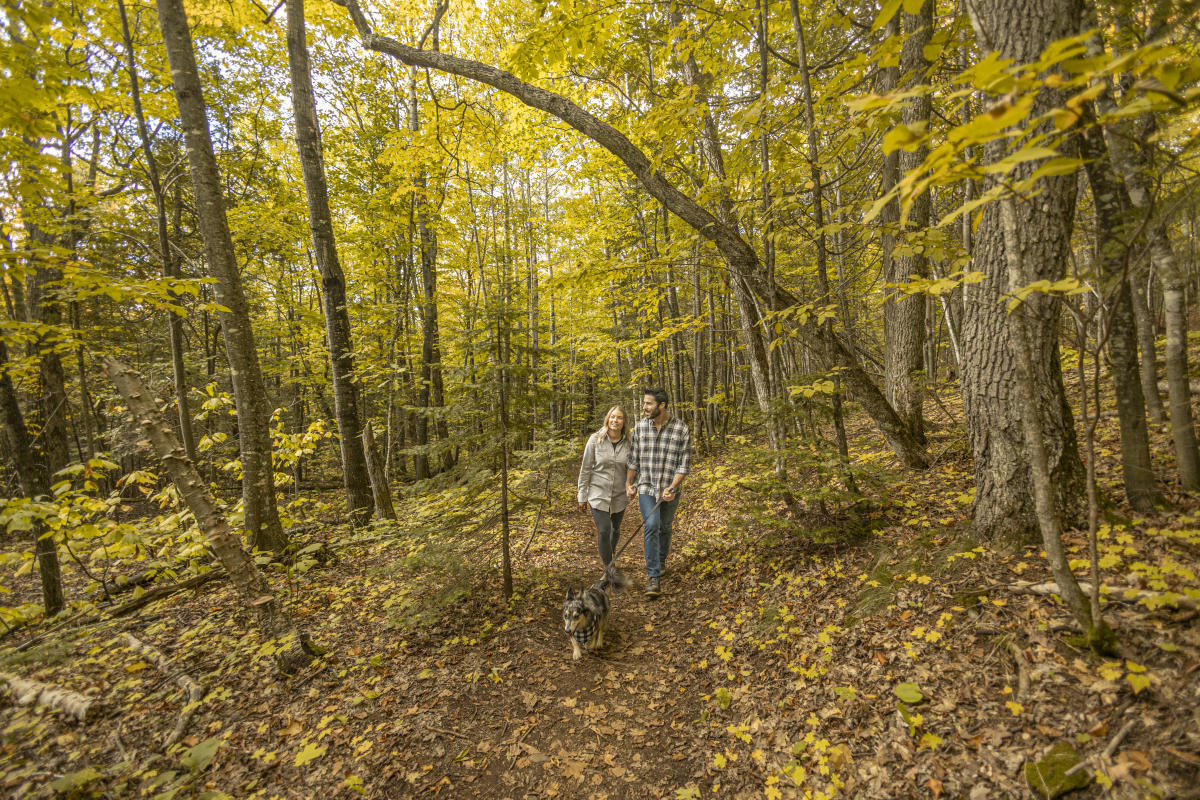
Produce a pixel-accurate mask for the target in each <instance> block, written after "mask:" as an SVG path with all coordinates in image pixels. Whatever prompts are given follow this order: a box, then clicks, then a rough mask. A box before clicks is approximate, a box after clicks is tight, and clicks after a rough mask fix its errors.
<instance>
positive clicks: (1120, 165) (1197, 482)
mask: <svg viewBox="0 0 1200 800" xmlns="http://www.w3.org/2000/svg"><path fill="white" fill-rule="evenodd" d="M1101 110H1103V109H1101ZM1156 128H1157V124H1156V122H1155V119H1154V117H1153V116H1151V115H1146V116H1144V117H1142V118H1141V119H1139V120H1136V127H1135V128H1133V129H1132V130H1133V131H1135V135H1131V133H1130V130H1131V129H1130V128H1128V127H1125V126H1109V127H1108V129H1107V131H1106V133H1107V139H1108V145H1109V151H1110V152H1111V154H1112V159H1113V163H1114V165H1115V166H1116V168H1117V171H1118V172H1120V173H1121V177H1122V178H1123V179H1124V181H1125V187H1126V189H1127V190H1128V191H1129V200H1130V202H1131V203H1132V204H1133V206H1134V208H1136V209H1137V210H1138V212H1139V213H1140V214H1142V215H1143V216H1144V217H1146V218H1147V224H1146V238H1147V241H1148V244H1149V249H1150V261H1151V263H1152V264H1153V265H1154V271H1155V273H1156V274H1157V275H1158V280H1159V285H1160V286H1161V287H1162V294H1163V328H1164V334H1165V336H1166V340H1167V343H1166V351H1165V353H1164V358H1163V361H1164V367H1165V371H1166V373H1167V403H1168V413H1169V414H1170V421H1171V438H1172V440H1173V443H1174V445H1175V462H1176V464H1177V465H1178V469H1179V482H1180V484H1181V485H1182V486H1183V488H1184V489H1186V490H1188V491H1197V490H1200V451H1198V450H1197V445H1196V432H1195V424H1194V421H1193V418H1192V401H1191V386H1190V384H1189V380H1188V354H1187V335H1188V318H1187V271H1186V269H1184V268H1182V267H1181V266H1180V265H1179V261H1178V259H1177V258H1176V255H1175V250H1174V247H1173V246H1172V244H1171V240H1170V237H1169V235H1168V234H1167V228H1166V224H1165V223H1164V221H1163V220H1162V219H1159V218H1155V217H1154V214H1155V209H1154V199H1153V197H1152V195H1151V192H1150V182H1149V180H1148V178H1147V175H1148V174H1150V173H1151V170H1152V169H1153V164H1152V163H1151V161H1150V159H1149V158H1148V157H1147V156H1146V154H1145V151H1144V149H1143V146H1139V145H1135V144H1134V142H1139V143H1144V142H1146V141H1148V140H1149V139H1150V137H1151V136H1153V134H1154V132H1155V130H1156ZM1153 355H1154V353H1153V350H1151V351H1150V352H1149V353H1147V352H1145V350H1144V349H1143V353H1142V359H1143V361H1144V360H1145V359H1147V357H1150V358H1151V359H1152V358H1153ZM1155 391H1156V393H1157V388H1156V389H1155Z"/></svg>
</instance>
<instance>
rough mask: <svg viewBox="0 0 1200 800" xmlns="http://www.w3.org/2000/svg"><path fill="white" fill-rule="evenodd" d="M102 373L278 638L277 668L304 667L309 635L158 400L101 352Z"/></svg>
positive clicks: (267, 630) (266, 628) (262, 623)
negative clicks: (274, 589) (275, 591)
mask: <svg viewBox="0 0 1200 800" xmlns="http://www.w3.org/2000/svg"><path fill="white" fill-rule="evenodd" d="M104 372H105V374H106V375H108V378H109V380H111V381H112V382H113V384H114V385H115V386H116V387H117V391H119V392H120V393H121V396H122V397H124V398H125V402H127V403H129V410H130V411H131V412H132V413H133V417H134V419H135V420H137V423H138V425H139V426H140V427H141V429H142V431H143V432H144V433H145V434H146V438H148V439H149V440H150V443H151V445H152V446H153V447H154V450H155V452H156V453H158V457H159V458H160V459H162V462H163V466H165V467H166V469H167V472H168V474H170V476H171V480H172V481H173V482H174V484H175V488H176V489H178V490H179V496H180V497H181V498H183V501H184V502H185V503H187V506H188V508H189V509H191V511H192V514H194V515H195V517H196V526H197V527H198V528H200V530H201V531H203V533H204V536H205V538H206V539H207V540H208V544H209V546H210V547H212V550H213V553H214V554H215V555H216V557H217V560H218V561H220V562H221V566H222V567H224V568H225V571H226V572H228V573H229V580H230V582H231V583H232V584H233V586H234V588H235V589H237V592H238V594H239V595H240V596H241V599H242V602H243V603H245V605H246V607H247V608H248V609H249V610H250V611H251V612H253V613H254V615H255V617H256V618H257V620H258V624H259V627H260V628H261V629H262V632H263V634H264V635H265V637H266V638H267V639H279V640H282V641H281V644H280V649H279V650H278V651H277V655H276V661H277V663H278V664H279V667H280V669H281V670H283V671H284V672H287V673H292V672H295V670H297V669H299V668H300V667H303V666H304V665H305V664H307V663H308V662H309V661H311V660H312V658H311V657H312V656H313V655H319V653H318V652H317V650H316V649H315V648H314V647H313V646H312V645H311V644H310V643H309V641H308V637H307V636H306V635H305V634H304V633H303V632H300V631H298V630H297V629H296V627H295V625H294V624H293V623H292V621H291V620H289V619H288V618H287V617H286V616H285V615H284V613H283V610H282V608H281V607H280V605H279V603H278V601H277V600H276V598H275V597H274V595H272V594H271V587H270V586H269V585H268V584H267V581H266V578H264V577H263V575H262V573H260V572H259V571H258V569H257V568H256V567H255V565H254V560H253V559H252V558H251V557H250V554H249V553H247V552H246V550H245V549H244V548H243V547H242V545H241V543H240V542H239V541H238V538H237V536H236V535H235V534H234V532H233V530H232V529H231V528H230V527H229V523H228V521H226V519H225V517H224V516H222V515H221V513H220V511H218V510H217V504H216V502H215V501H214V500H213V496H212V494H211V492H209V489H208V484H207V483H205V482H204V480H203V479H201V477H200V473H198V472H197V471H196V466H195V464H193V463H192V460H191V459H189V458H188V457H187V456H186V455H185V454H184V452H183V447H182V446H180V444H179V440H178V439H176V438H175V433H174V431H173V430H172V429H171V426H170V425H167V424H165V423H164V422H163V420H162V415H161V414H160V413H159V411H158V407H157V404H156V403H155V401H154V399H153V397H152V396H151V395H150V393H149V391H148V390H147V389H146V387H145V386H144V385H143V384H142V382H141V379H140V378H139V377H138V375H137V373H136V372H134V371H133V370H132V369H130V368H129V367H127V366H125V365H124V364H122V363H121V362H120V361H118V360H116V359H115V358H113V357H111V356H105V357H104Z"/></svg>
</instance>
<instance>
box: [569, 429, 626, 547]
mask: <svg viewBox="0 0 1200 800" xmlns="http://www.w3.org/2000/svg"><path fill="white" fill-rule="evenodd" d="M627 419H628V418H627V417H626V415H625V410H624V409H622V408H621V407H620V406H613V407H612V408H610V409H609V410H608V413H607V414H605V415H604V424H603V425H602V426H601V427H600V430H598V431H596V432H595V433H593V434H592V435H591V436H589V437H588V440H587V445H585V446H584V448H583V463H582V464H581V465H580V467H579V496H578V499H579V510H580V511H583V512H587V511H589V510H590V511H591V514H592V521H593V522H595V523H596V541H597V544H599V546H600V560H601V561H602V562H604V566H606V567H607V566H608V564H609V562H611V561H612V558H613V548H614V547H615V546H616V544H617V540H618V539H619V538H620V530H621V517H623V516H625V508H626V506H628V505H629V497H628V495H627V494H626V492H625V469H626V466H625V465H626V463H627V461H628V458H629V425H628V424H627Z"/></svg>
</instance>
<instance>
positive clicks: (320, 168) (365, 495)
mask: <svg viewBox="0 0 1200 800" xmlns="http://www.w3.org/2000/svg"><path fill="white" fill-rule="evenodd" d="M287 50H288V69H289V72H290V74H291V85H292V110H293V113H294V114H295V117H296V148H297V150H299V153H300V168H301V171H302V172H303V173H304V189H305V194H306V195H307V198H308V226H309V229H310V230H311V231H312V239H313V255H314V257H315V260H316V262H317V269H318V270H319V271H320V273H321V290H322V292H321V298H322V304H321V308H322V310H323V311H324V312H325V331H326V334H327V341H328V343H329V363H330V368H331V371H332V374H333V410H334V413H335V414H336V416H337V424H338V435H339V437H340V438H339V443H340V445H341V456H342V483H343V485H344V486H345V487H346V504H347V506H348V507H349V510H350V515H351V517H353V518H355V519H357V520H360V521H363V520H365V519H366V517H367V516H368V515H369V514H370V513H371V507H372V500H371V492H370V491H369V486H370V479H369V477H368V475H367V462H366V460H365V459H364V457H363V451H362V448H361V447H360V446H359V436H360V434H361V431H360V428H361V426H360V424H359V417H358V412H359V409H358V386H357V385H356V383H355V380H354V355H353V352H354V345H353V343H352V338H351V332H350V316H349V314H348V313H347V311H346V278H345V276H344V275H343V274H342V265H341V263H340V262H339V260H338V254H337V242H336V241H335V239H334V235H333V217H332V215H331V214H330V212H329V189H328V186H327V184H326V181H325V156H324V153H323V151H322V147H321V127H320V122H319V120H318V118H317V106H316V101H315V100H314V98H313V90H312V74H311V72H310V69H309V62H308V43H307V42H306V41H305V25H304V0H287Z"/></svg>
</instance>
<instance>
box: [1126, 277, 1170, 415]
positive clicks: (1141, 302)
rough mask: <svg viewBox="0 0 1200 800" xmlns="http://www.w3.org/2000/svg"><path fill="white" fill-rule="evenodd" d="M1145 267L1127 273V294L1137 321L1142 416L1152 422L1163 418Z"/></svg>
mask: <svg viewBox="0 0 1200 800" xmlns="http://www.w3.org/2000/svg"><path fill="white" fill-rule="evenodd" d="M1149 273H1150V271H1149V270H1148V269H1147V270H1140V269H1135V270H1133V271H1132V272H1130V273H1129V292H1130V294H1129V296H1130V298H1132V300H1133V320H1134V322H1135V323H1136V324H1137V341H1138V351H1139V353H1140V358H1139V359H1138V375H1139V377H1140V378H1141V381H1142V396H1143V398H1145V400H1146V415H1147V416H1148V417H1149V418H1150V421H1151V422H1152V423H1154V424H1155V425H1161V424H1162V423H1163V422H1165V421H1166V416H1165V415H1164V414H1163V405H1162V398H1160V397H1159V396H1158V352H1157V350H1156V349H1155V347H1154V318H1153V317H1152V316H1151V315H1150V306H1149V305H1148V304H1147V303H1146V284H1145V279H1146V276H1147V275H1148V274H1149Z"/></svg>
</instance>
